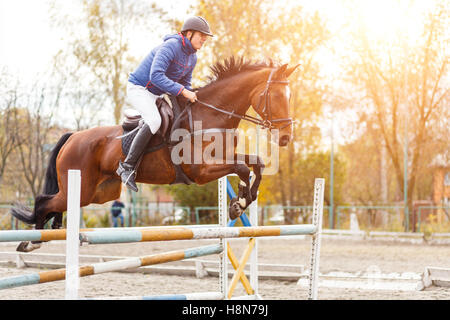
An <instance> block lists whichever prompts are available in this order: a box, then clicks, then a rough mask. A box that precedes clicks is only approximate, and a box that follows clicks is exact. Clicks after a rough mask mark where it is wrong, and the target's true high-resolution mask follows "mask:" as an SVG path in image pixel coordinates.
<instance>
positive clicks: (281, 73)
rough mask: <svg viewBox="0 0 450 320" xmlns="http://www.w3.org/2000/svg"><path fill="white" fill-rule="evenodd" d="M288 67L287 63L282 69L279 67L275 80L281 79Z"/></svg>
mask: <svg viewBox="0 0 450 320" xmlns="http://www.w3.org/2000/svg"><path fill="white" fill-rule="evenodd" d="M287 66H288V64H287V63H286V64H283V65H282V66H281V67H279V68H278V69H277V71H276V72H275V74H274V78H275V79H278V78H281V76H282V75H283V74H284V73H285V72H286V68H287Z"/></svg>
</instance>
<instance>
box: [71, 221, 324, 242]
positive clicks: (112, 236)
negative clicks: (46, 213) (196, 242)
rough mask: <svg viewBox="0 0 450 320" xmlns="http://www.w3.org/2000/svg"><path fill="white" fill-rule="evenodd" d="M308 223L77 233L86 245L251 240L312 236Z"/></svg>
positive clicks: (314, 228)
mask: <svg viewBox="0 0 450 320" xmlns="http://www.w3.org/2000/svg"><path fill="white" fill-rule="evenodd" d="M316 230H317V228H316V226H314V225H312V224H302V225H289V226H267V227H213V228H184V227H180V228H170V229H169V228H159V229H153V230H123V231H117V232H103V231H92V232H83V233H80V240H81V241H82V242H88V243H90V244H103V243H129V242H143V241H170V240H190V239H221V238H251V237H269V236H284V235H312V234H314V233H315V232H316Z"/></svg>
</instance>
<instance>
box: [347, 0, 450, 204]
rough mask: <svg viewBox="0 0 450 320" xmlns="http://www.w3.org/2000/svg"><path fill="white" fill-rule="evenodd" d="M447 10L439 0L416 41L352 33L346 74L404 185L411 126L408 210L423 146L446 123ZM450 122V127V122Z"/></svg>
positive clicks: (447, 90) (364, 31)
mask: <svg viewBox="0 0 450 320" xmlns="http://www.w3.org/2000/svg"><path fill="white" fill-rule="evenodd" d="M448 10H449V9H448V8H446V7H445V5H444V4H442V3H438V4H437V5H436V6H435V7H434V10H433V11H432V12H430V13H429V14H428V15H427V16H426V19H425V22H424V28H423V33H422V35H421V36H420V37H418V39H417V41H415V42H414V43H408V42H407V41H404V39H405V38H406V35H404V34H397V38H396V41H395V42H380V41H373V40H372V39H371V38H370V37H369V36H368V34H367V30H365V29H364V28H360V29H359V30H358V32H356V33H355V34H354V40H353V44H354V45H355V48H356V50H357V53H358V55H357V59H356V60H355V59H352V60H351V61H350V66H349V68H348V77H349V78H350V79H351V80H352V81H353V83H354V84H355V85H356V86H357V87H358V88H360V89H361V90H362V91H363V93H364V95H365V96H364V98H363V99H362V101H361V102H360V104H361V103H363V104H364V106H365V108H364V113H365V115H364V117H365V118H364V119H361V122H362V123H364V122H365V121H366V120H365V119H367V121H374V122H375V123H376V124H377V126H378V127H379V133H380V135H381V137H382V139H383V143H384V145H385V146H386V150H387V154H388V156H389V159H390V160H391V163H392V166H393V168H394V176H395V178H396V180H397V186H398V187H400V186H403V179H404V165H403V160H404V153H403V150H404V146H405V143H406V141H405V130H406V128H407V130H408V131H407V136H406V138H407V139H408V142H407V143H408V182H407V184H408V195H407V196H408V206H409V209H410V212H411V205H412V200H413V194H414V192H415V188H416V182H417V178H418V176H419V172H420V170H421V167H423V166H426V165H427V164H426V163H424V161H423V160H424V151H425V150H426V149H425V147H426V145H427V144H429V143H433V141H434V139H435V137H439V136H442V134H437V133H436V128H441V129H443V126H442V125H438V126H435V125H436V124H439V122H442V118H441V117H442V115H443V114H444V113H447V114H448V110H447V111H446V110H445V109H448V105H449V102H450V101H449V98H450V95H449V86H448V61H449V56H448V46H447V44H446V42H445V41H444V39H445V37H446V32H448V29H447V28H448V25H449V19H450V18H449V11H448ZM393 32H394V31H393ZM406 119H408V122H407V123H406ZM446 127H447V129H445V130H446V131H447V132H448V123H447V126H446ZM447 138H448V136H447ZM447 148H448V140H447ZM436 151H437V150H436ZM402 189H403V188H402Z"/></svg>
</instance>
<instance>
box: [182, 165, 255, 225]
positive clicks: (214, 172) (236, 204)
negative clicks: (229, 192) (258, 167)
mask: <svg viewBox="0 0 450 320" xmlns="http://www.w3.org/2000/svg"><path fill="white" fill-rule="evenodd" d="M191 172H192V176H195V177H197V178H196V179H194V182H195V183H197V184H205V183H208V182H210V181H214V180H217V179H219V178H221V177H224V176H226V175H228V174H232V173H235V174H237V175H238V177H239V179H240V181H239V192H238V196H237V197H234V198H233V199H231V201H230V206H229V210H228V214H229V217H230V219H232V220H234V219H236V218H238V217H239V216H241V215H242V213H243V212H244V211H245V209H247V207H248V206H249V205H250V204H251V203H252V196H251V192H250V168H249V167H247V165H246V164H245V162H235V163H233V164H202V165H193V166H192V171H191Z"/></svg>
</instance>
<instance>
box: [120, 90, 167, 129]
mask: <svg viewBox="0 0 450 320" xmlns="http://www.w3.org/2000/svg"><path fill="white" fill-rule="evenodd" d="M158 97H159V96H157V95H154V94H153V93H151V92H150V91H148V90H147V89H146V88H144V87H142V86H138V85H135V84H133V83H131V82H128V84H127V102H128V103H129V104H130V106H131V107H132V108H133V109H136V110H137V111H139V113H140V114H141V116H142V118H143V119H144V121H145V123H147V124H148V126H149V127H150V130H151V131H152V133H153V134H155V133H156V131H158V130H159V127H160V126H161V116H160V115H159V111H158V108H157V107H156V99H157V98H158Z"/></svg>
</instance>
